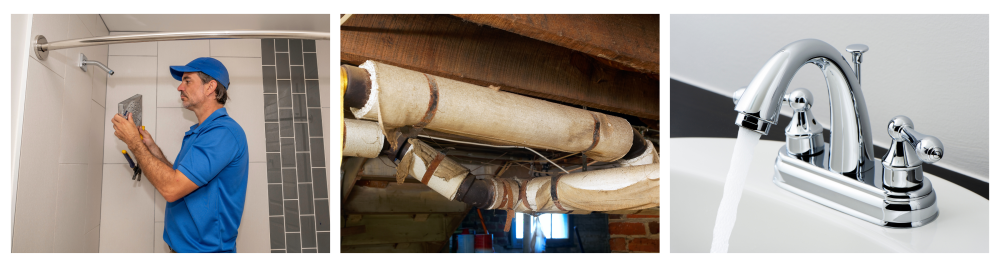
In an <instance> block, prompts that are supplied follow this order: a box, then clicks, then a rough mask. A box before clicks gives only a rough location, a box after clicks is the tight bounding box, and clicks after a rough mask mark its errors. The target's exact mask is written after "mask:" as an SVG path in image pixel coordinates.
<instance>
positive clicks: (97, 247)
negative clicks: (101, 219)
mask: <svg viewBox="0 0 1000 265" xmlns="http://www.w3.org/2000/svg"><path fill="white" fill-rule="evenodd" d="M84 237H86V239H85V240H86V243H85V244H86V245H85V246H84V249H85V252H87V253H97V252H100V251H101V227H100V226H97V227H94V228H92V229H90V231H88V232H87V234H85V235H84Z"/></svg>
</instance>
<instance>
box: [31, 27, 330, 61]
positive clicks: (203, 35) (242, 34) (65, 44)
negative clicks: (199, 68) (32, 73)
mask: <svg viewBox="0 0 1000 265" xmlns="http://www.w3.org/2000/svg"><path fill="white" fill-rule="evenodd" d="M266 38H285V39H307V40H329V39H330V33H329V32H317V31H286V30H221V31H184V32H155V33H143V34H131V35H115V36H103V37H93V38H82V39H71V40H62V41H56V42H52V43H49V42H48V40H47V39H45V36H43V35H37V36H35V38H34V39H32V42H31V47H32V50H33V51H34V52H35V55H37V57H38V59H40V60H45V58H46V57H48V54H49V51H51V50H60V49H69V48H78V47H87V46H96V45H108V44H120V43H136V42H150V41H166V40H199V39H266Z"/></svg>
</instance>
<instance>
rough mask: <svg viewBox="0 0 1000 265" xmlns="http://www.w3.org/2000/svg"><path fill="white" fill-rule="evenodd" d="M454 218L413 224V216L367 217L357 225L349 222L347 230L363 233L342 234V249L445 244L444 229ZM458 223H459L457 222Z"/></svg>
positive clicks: (433, 218)
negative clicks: (386, 245) (371, 246)
mask: <svg viewBox="0 0 1000 265" xmlns="http://www.w3.org/2000/svg"><path fill="white" fill-rule="evenodd" d="M454 219H455V218H453V217H450V216H446V215H443V214H431V215H429V216H428V217H427V220H424V221H419V222H418V221H415V220H413V216H412V215H366V216H365V217H364V218H362V219H361V220H359V221H356V222H351V221H350V220H348V222H347V227H356V226H364V227H365V228H364V229H365V231H364V233H359V234H351V235H345V234H341V237H340V238H341V241H340V244H341V245H363V244H383V243H411V242H427V241H435V242H436V241H447V240H448V236H447V233H446V231H445V228H446V227H452V224H453V222H455V220H454ZM458 222H461V220H460V219H459V220H458Z"/></svg>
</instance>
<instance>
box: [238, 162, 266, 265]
mask: <svg viewBox="0 0 1000 265" xmlns="http://www.w3.org/2000/svg"><path fill="white" fill-rule="evenodd" d="M267 210H268V204H267V166H266V164H265V163H250V175H249V177H248V179H247V198H246V202H245V203H244V206H243V219H241V221H240V230H239V235H238V236H237V237H236V251H237V252H240V253H270V252H271V241H270V240H271V235H270V226H269V219H268V218H267Z"/></svg>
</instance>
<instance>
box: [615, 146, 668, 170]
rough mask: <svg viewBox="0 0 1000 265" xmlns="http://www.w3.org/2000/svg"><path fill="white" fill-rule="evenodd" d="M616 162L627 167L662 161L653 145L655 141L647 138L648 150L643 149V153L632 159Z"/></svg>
mask: <svg viewBox="0 0 1000 265" xmlns="http://www.w3.org/2000/svg"><path fill="white" fill-rule="evenodd" d="M615 162H617V163H618V164H619V165H622V166H625V167H631V166H641V165H649V164H654V163H660V154H658V153H656V148H655V147H653V142H652V141H650V140H646V150H644V151H642V154H641V155H639V156H638V157H635V158H632V159H622V160H618V161H615Z"/></svg>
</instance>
